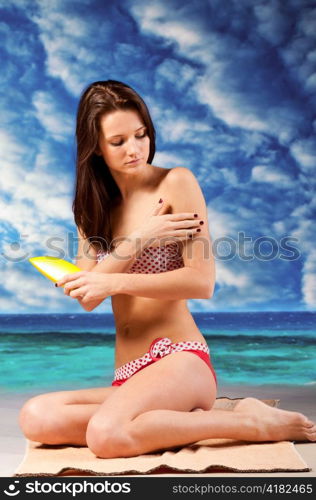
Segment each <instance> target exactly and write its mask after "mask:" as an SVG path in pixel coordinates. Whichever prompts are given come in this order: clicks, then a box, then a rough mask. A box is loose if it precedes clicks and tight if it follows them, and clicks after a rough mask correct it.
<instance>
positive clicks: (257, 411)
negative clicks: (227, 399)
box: [234, 398, 316, 442]
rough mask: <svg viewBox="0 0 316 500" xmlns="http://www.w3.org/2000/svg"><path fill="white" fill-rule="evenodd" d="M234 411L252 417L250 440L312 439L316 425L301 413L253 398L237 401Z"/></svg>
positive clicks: (315, 433)
mask: <svg viewBox="0 0 316 500" xmlns="http://www.w3.org/2000/svg"><path fill="white" fill-rule="evenodd" d="M234 412H240V413H245V414H247V415H248V416H249V415H251V416H252V417H253V422H254V429H255V430H254V432H253V436H249V437H251V439H250V440H251V441H253V440H255V441H314V442H316V425H315V423H314V422H312V421H311V420H309V419H308V418H307V417H306V416H305V415H303V414H302V413H298V412H294V411H286V410H280V409H278V408H273V407H271V406H268V405H266V404H265V403H263V402H262V401H259V400H258V399H255V398H245V399H242V400H241V401H239V402H238V403H237V404H236V406H235V408H234Z"/></svg>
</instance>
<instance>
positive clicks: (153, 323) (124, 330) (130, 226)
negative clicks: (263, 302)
mask: <svg viewBox="0 0 316 500" xmlns="http://www.w3.org/2000/svg"><path fill="white" fill-rule="evenodd" d="M152 168H153V169H154V171H153V172H154V174H155V175H154V176H153V182H152V184H151V185H150V186H149V188H148V189H147V190H144V191H143V192H142V193H141V194H137V196H136V195H135V198H134V199H130V200H129V201H128V202H126V203H124V204H120V205H118V206H117V207H115V208H114V209H113V210H112V214H111V224H112V232H113V240H115V239H116V238H119V237H124V236H126V235H128V234H130V233H131V232H133V231H134V230H135V229H137V228H138V227H139V226H140V225H141V221H142V220H144V216H147V215H148V214H149V213H150V211H151V210H152V209H153V207H154V206H155V205H156V204H157V202H158V200H159V198H163V200H165V203H164V208H163V211H162V212H161V213H174V212H173V205H172V194H171V193H170V192H169V191H168V186H167V182H166V179H167V175H168V172H169V171H170V169H164V168H160V167H152ZM151 246H153V247H155V244H154V243H153V244H152V245H151ZM112 308H113V314H114V319H115V325H116V355H115V365H116V367H119V366H121V365H122V364H124V363H127V362H128V361H131V360H132V359H136V358H138V357H140V356H142V355H143V354H144V353H145V352H147V351H148V349H149V346H150V344H151V342H152V341H153V340H154V339H155V338H157V337H169V338H170V339H171V340H172V341H173V342H179V341H183V340H196V341H199V342H205V339H204V338H203V335H202V334H201V332H200V331H199V329H198V327H197V325H196V323H195V321H194V319H193V317H192V315H191V313H190V311H189V309H188V307H187V304H186V300H161V299H149V298H144V297H135V296H130V295H125V294H124V295H123V294H120V295H114V296H112Z"/></svg>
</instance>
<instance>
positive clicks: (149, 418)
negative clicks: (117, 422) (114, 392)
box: [125, 409, 255, 454]
mask: <svg viewBox="0 0 316 500" xmlns="http://www.w3.org/2000/svg"><path fill="white" fill-rule="evenodd" d="M125 430H126V431H127V433H128V434H129V435H130V436H131V438H132V442H134V443H135V447H136V450H135V451H137V454H143V453H148V452H151V451H155V450H160V449H166V448H172V447H176V446H183V445H187V444H190V443H194V442H196V441H201V440H204V439H211V438H228V439H237V440H245V439H247V437H246V436H248V439H249V437H250V436H252V438H254V437H255V419H254V417H253V416H252V415H247V416H245V415H241V414H240V415H239V414H235V413H234V412H230V411H226V410H219V409H216V410H210V411H194V412H181V411H172V410H153V411H148V412H146V413H143V414H142V415H139V416H138V417H136V418H135V419H134V420H132V421H131V422H129V423H128V424H127V427H126V428H125ZM133 454H136V453H133Z"/></svg>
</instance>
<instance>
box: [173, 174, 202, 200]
mask: <svg viewBox="0 0 316 500" xmlns="http://www.w3.org/2000/svg"><path fill="white" fill-rule="evenodd" d="M166 186H167V189H168V191H169V192H170V194H174V195H175V194H176V193H177V194H178V195H179V191H180V192H181V197H186V196H189V197H191V196H193V197H196V196H201V195H202V190H201V187H200V185H199V182H198V180H197V178H196V176H195V175H194V173H193V172H192V170H190V169H189V168H186V167H174V168H171V169H170V172H169V173H168V175H167V176H166Z"/></svg>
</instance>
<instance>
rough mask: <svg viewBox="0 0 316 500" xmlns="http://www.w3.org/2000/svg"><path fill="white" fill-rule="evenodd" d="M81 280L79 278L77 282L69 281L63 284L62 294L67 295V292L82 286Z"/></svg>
mask: <svg viewBox="0 0 316 500" xmlns="http://www.w3.org/2000/svg"><path fill="white" fill-rule="evenodd" d="M82 284H83V283H82V279H81V278H79V279H77V280H73V281H69V282H68V283H66V284H65V286H64V292H65V293H66V294H67V295H69V292H70V291H71V290H74V289H76V288H79V287H80V286H82Z"/></svg>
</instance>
